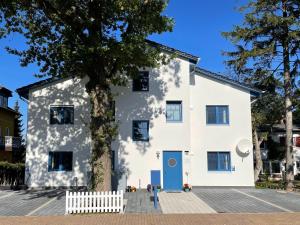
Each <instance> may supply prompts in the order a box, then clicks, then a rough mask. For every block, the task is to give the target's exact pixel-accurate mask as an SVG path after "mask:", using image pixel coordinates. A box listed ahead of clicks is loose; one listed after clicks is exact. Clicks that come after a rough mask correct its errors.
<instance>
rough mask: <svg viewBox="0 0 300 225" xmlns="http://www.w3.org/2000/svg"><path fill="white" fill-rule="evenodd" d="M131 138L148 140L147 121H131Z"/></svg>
mask: <svg viewBox="0 0 300 225" xmlns="http://www.w3.org/2000/svg"><path fill="white" fill-rule="evenodd" d="M132 136H133V137H132V139H133V140H134V141H148V140H149V121H133V123H132Z"/></svg>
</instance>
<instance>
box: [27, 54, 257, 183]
mask: <svg viewBox="0 0 300 225" xmlns="http://www.w3.org/2000/svg"><path fill="white" fill-rule="evenodd" d="M189 66H190V64H189V62H188V61H187V60H184V59H179V58H176V59H173V60H171V62H170V64H169V65H166V66H161V67H160V68H157V69H150V70H149V71H150V74H149V77H150V85H149V92H133V91H132V83H131V82H129V83H128V86H127V87H113V88H112V90H113V92H114V93H115V94H116V99H115V101H116V104H115V105H116V120H117V121H118V122H119V135H118V137H117V139H116V141H114V142H113V144H112V149H113V150H114V151H115V152H116V157H115V168H116V171H115V173H114V174H115V178H116V181H117V182H116V185H117V186H118V188H119V189H124V188H125V186H126V185H134V186H136V187H139V186H140V187H141V188H146V186H147V184H149V183H150V171H151V170H160V171H161V179H162V185H163V174H162V171H163V151H182V154H183V183H186V182H188V183H190V184H192V185H194V186H253V185H254V182H253V155H252V151H251V153H250V155H249V156H247V157H244V158H242V157H240V156H239V155H238V154H237V152H236V145H237V143H238V142H239V141H240V140H241V139H248V140H250V141H251V136H252V135H251V111H250V93H249V91H245V90H243V89H240V88H237V87H233V86H230V85H227V84H225V83H221V82H220V81H216V80H212V79H210V78H207V77H205V76H201V75H194V76H192V77H190V72H189V69H190V68H189ZM85 82H86V81H85V80H81V81H80V80H78V79H75V80H73V79H66V80H64V81H63V82H57V83H51V84H50V85H46V86H43V87H41V88H38V89H36V90H35V89H33V90H31V92H30V96H29V107H28V110H29V111H28V112H29V113H28V115H29V117H28V135H27V142H28V146H27V154H26V167H27V168H28V171H27V173H26V178H28V177H29V176H28V175H29V174H30V179H28V181H29V186H31V187H40V186H70V185H75V184H74V178H75V177H77V178H78V185H87V180H88V177H89V176H88V171H90V168H89V158H90V151H91V144H90V143H91V140H90V133H89V125H88V123H89V117H90V113H89V108H90V105H89V100H88V95H87V94H86V93H85V88H84V83H85ZM166 101H182V111H183V121H182V122H180V123H168V122H166V116H165V108H166ZM50 105H74V109H75V113H74V118H75V120H74V125H63V126H59V125H50V124H49V108H50ZM206 105H229V117H230V124H229V125H206ZM133 120H149V121H150V131H149V136H150V140H149V142H136V141H132V121H133ZM49 151H73V171H72V172H48V154H49ZM185 151H189V152H190V154H186V153H185ZM207 151H230V152H231V164H232V167H234V168H235V171H231V172H208V170H207ZM191 152H192V153H193V154H191ZM158 156H159V157H158ZM187 173H188V177H187Z"/></svg>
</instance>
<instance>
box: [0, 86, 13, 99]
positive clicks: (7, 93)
mask: <svg viewBox="0 0 300 225" xmlns="http://www.w3.org/2000/svg"><path fill="white" fill-rule="evenodd" d="M0 93H1V94H4V95H5V96H6V97H12V92H11V91H10V90H8V89H7V88H5V87H3V86H1V85H0Z"/></svg>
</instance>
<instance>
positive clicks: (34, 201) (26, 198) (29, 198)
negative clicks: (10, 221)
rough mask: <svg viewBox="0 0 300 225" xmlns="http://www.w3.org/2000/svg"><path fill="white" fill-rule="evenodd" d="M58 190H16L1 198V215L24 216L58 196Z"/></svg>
mask: <svg viewBox="0 0 300 225" xmlns="http://www.w3.org/2000/svg"><path fill="white" fill-rule="evenodd" d="M58 194H59V192H58V191H53V190H51V191H14V192H13V194H12V195H10V196H8V197H3V198H1V199H0V215H1V216H24V215H27V214H29V213H30V212H32V211H34V210H35V209H37V208H39V207H40V206H41V205H43V204H45V203H46V202H48V201H49V200H51V198H54V197H56V196H57V195H58Z"/></svg>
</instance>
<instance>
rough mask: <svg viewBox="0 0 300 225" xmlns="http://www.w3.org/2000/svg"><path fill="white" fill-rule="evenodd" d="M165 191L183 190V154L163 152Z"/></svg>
mask: <svg viewBox="0 0 300 225" xmlns="http://www.w3.org/2000/svg"><path fill="white" fill-rule="evenodd" d="M163 171H164V174H163V177H164V190H166V191H179V190H182V152H175V151H164V152H163Z"/></svg>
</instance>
